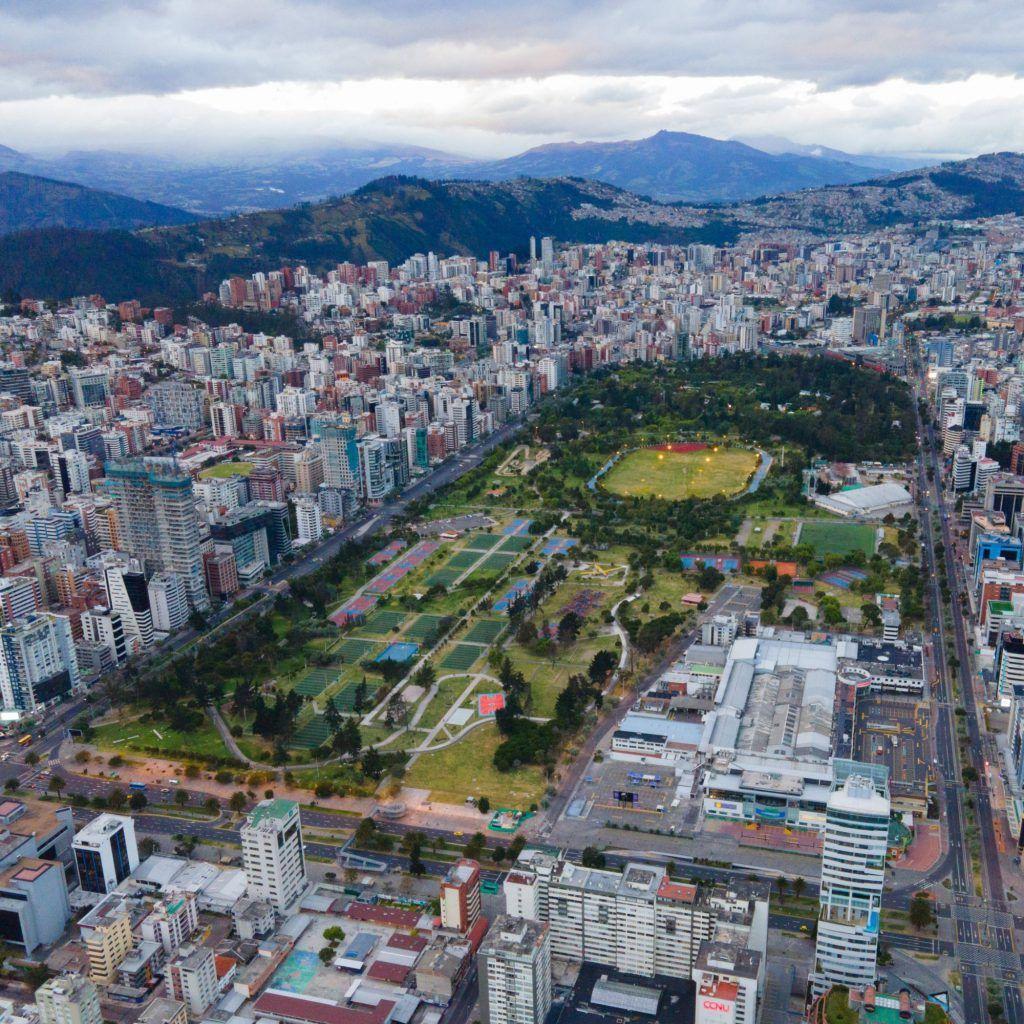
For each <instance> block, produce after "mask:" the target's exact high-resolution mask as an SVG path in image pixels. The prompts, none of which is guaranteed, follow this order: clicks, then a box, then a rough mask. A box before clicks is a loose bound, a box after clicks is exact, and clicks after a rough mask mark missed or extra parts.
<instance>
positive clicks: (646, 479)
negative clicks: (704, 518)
mask: <svg viewBox="0 0 1024 1024" xmlns="http://www.w3.org/2000/svg"><path fill="white" fill-rule="evenodd" d="M757 463H758V454H757V452H751V451H747V450H746V449H745V448H721V449H718V450H717V451H716V450H715V449H713V448H707V449H704V450H703V451H696V452H665V451H655V450H654V449H653V448H639V449H637V450H636V451H635V452H630V453H629V454H628V455H624V456H623V457H622V458H621V459H619V461H618V462H617V463H616V464H615V465H614V466H613V467H612V468H611V469H610V470H609V471H608V472H607V473H606V474H605V475H604V476H603V477H602V478H601V484H602V486H603V487H604V488H605V489H606V490H609V491H611V492H612V493H613V494H621V495H623V496H628V497H642V498H653V497H657V498H665V499H667V500H668V501H682V500H683V499H684V498H710V497H711V496H712V495H714V494H736V493H738V492H739V491H741V490H743V488H744V486H745V485H746V483H747V480H748V479H749V477H750V475H751V473H753V472H754V470H755V469H756V468H757Z"/></svg>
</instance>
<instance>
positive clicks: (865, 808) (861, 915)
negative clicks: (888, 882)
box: [811, 759, 891, 994]
mask: <svg viewBox="0 0 1024 1024" xmlns="http://www.w3.org/2000/svg"><path fill="white" fill-rule="evenodd" d="M834 767H835V783H834V785H833V789H832V793H831V794H830V796H829V799H828V806H827V809H826V813H825V834H824V841H823V844H822V853H821V889H820V895H819V902H820V905H821V909H820V911H819V914H818V939H817V945H816V947H815V952H814V957H815V966H814V972H813V974H812V976H811V980H812V986H813V990H814V992H815V994H820V993H821V992H823V991H824V990H825V989H827V988H828V987H829V986H830V985H846V986H847V987H849V988H865V987H866V986H868V985H873V984H874V983H875V974H876V971H877V961H878V934H879V925H880V916H881V909H882V888H883V885H884V883H885V856H886V851H887V849H888V844H889V815H890V810H891V807H890V800H889V781H888V771H887V769H886V768H885V766H884V765H869V764H861V763H859V762H857V761H847V760H841V759H836V761H835V762H834Z"/></svg>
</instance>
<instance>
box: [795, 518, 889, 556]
mask: <svg viewBox="0 0 1024 1024" xmlns="http://www.w3.org/2000/svg"><path fill="white" fill-rule="evenodd" d="M799 543H800V544H807V545H809V546H810V547H812V548H814V551H815V554H817V555H850V554H853V552H854V551H863V552H864V554H866V555H868V556H871V555H873V554H874V553H875V528H874V527H873V526H867V525H866V524H864V523H837V522H813V523H804V524H803V526H802V527H801V529H800V541H799Z"/></svg>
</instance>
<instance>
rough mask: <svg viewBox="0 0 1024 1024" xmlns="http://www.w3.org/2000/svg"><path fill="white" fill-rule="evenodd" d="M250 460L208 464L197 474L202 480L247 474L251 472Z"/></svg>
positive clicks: (222, 478) (223, 478)
mask: <svg viewBox="0 0 1024 1024" xmlns="http://www.w3.org/2000/svg"><path fill="white" fill-rule="evenodd" d="M252 467H253V464H252V463H251V462H222V463H221V464H220V465H219V466H209V467H207V468H206V469H204V470H203V471H202V472H201V473H200V474H199V476H200V477H201V478H202V479H203V480H210V479H214V478H219V479H221V480H225V479H227V478H228V477H229V476H248V475H249V474H250V473H251V472H252Z"/></svg>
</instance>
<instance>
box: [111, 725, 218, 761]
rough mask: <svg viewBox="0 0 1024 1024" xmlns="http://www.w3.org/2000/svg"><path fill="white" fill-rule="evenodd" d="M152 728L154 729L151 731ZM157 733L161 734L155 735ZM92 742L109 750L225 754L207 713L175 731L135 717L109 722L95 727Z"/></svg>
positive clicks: (115, 751) (116, 751)
mask: <svg viewBox="0 0 1024 1024" xmlns="http://www.w3.org/2000/svg"><path fill="white" fill-rule="evenodd" d="M154 730H155V731H154ZM157 733H159V734H160V735H159V736H158V735H157ZM93 742H94V743H95V744H96V746H97V747H100V748H101V749H102V750H108V751H110V752H112V753H118V754H122V753H131V751H133V750H135V751H140V752H141V751H146V750H147V749H149V750H158V751H159V753H161V754H165V755H167V756H168V757H185V758H187V757H189V756H190V755H195V756H199V757H228V756H229V754H228V750H227V748H226V747H225V746H224V743H223V741H222V740H221V738H220V736H219V735H218V734H217V730H216V729H214V727H213V725H212V724H211V723H210V721H209V719H207V718H206V716H205V715H204V716H203V724H202V725H201V726H200V727H199V728H198V729H196V730H194V731H191V732H187V733H185V732H176V731H175V730H174V729H171V728H169V727H168V726H167V725H166V723H159V724H156V725H154V724H152V723H146V724H143V723H141V722H139V721H138V720H137V719H134V720H131V721H124V722H112V723H110V724H109V725H100V726H97V727H96V735H95V739H94V740H93Z"/></svg>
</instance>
